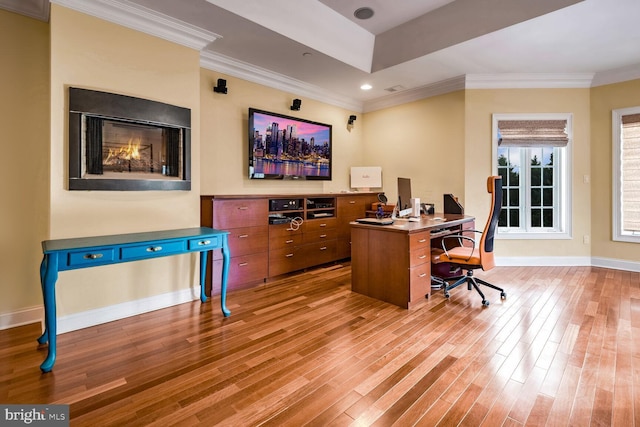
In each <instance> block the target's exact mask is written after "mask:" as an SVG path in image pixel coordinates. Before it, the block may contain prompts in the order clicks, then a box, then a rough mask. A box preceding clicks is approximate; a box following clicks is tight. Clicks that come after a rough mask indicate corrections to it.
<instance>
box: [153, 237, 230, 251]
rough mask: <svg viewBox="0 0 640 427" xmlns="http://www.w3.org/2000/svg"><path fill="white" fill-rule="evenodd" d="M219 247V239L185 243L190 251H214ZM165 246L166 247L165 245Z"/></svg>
mask: <svg viewBox="0 0 640 427" xmlns="http://www.w3.org/2000/svg"><path fill="white" fill-rule="evenodd" d="M220 245H221V242H220V238H219V237H208V238H206V239H190V240H189V241H188V242H187V247H188V248H189V250H190V251H193V250H198V249H199V250H202V249H214V248H219V247H220ZM165 246H166V245H165Z"/></svg>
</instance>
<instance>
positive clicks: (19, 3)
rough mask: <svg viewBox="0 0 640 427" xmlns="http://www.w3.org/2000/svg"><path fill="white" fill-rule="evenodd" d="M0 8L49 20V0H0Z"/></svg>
mask: <svg viewBox="0 0 640 427" xmlns="http://www.w3.org/2000/svg"><path fill="white" fill-rule="evenodd" d="M0 9H5V10H8V11H10V12H14V13H18V14H20V15H24V16H28V17H30V18H34V19H37V20H39V21H44V22H49V0H0Z"/></svg>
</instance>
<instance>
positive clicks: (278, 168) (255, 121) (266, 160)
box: [249, 108, 332, 181]
mask: <svg viewBox="0 0 640 427" xmlns="http://www.w3.org/2000/svg"><path fill="white" fill-rule="evenodd" d="M331 130H332V129H331V125H328V124H324V123H318V122H313V121H311V120H304V119H299V118H296V117H289V116H285V115H283V114H277V113H270V112H268V111H262V110H258V109H255V108H249V178H251V179H299V180H326V181H329V180H331V146H332V144H331Z"/></svg>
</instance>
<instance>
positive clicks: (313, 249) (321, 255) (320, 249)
mask: <svg viewBox="0 0 640 427" xmlns="http://www.w3.org/2000/svg"><path fill="white" fill-rule="evenodd" d="M300 249H301V250H300V252H301V257H300V258H301V260H300V262H301V264H300V265H299V267H298V268H307V267H310V266H312V265H319V264H325V263H327V262H331V261H333V260H335V259H336V241H335V240H329V241H327V242H318V243H313V244H310V245H304V246H302V247H301V248H300Z"/></svg>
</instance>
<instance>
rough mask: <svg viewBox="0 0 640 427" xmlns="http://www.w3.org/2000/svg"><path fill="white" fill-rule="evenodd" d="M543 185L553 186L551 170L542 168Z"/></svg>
mask: <svg viewBox="0 0 640 427" xmlns="http://www.w3.org/2000/svg"><path fill="white" fill-rule="evenodd" d="M543 177H544V185H553V169H552V168H544V170H543Z"/></svg>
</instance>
